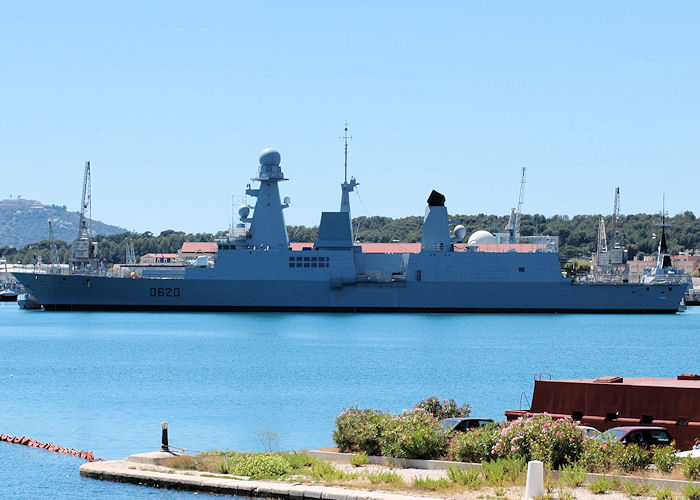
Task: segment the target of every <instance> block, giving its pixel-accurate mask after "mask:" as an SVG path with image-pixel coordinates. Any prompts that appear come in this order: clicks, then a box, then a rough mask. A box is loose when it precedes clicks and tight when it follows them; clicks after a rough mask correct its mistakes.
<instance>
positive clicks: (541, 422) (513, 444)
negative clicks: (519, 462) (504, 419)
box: [491, 415, 583, 469]
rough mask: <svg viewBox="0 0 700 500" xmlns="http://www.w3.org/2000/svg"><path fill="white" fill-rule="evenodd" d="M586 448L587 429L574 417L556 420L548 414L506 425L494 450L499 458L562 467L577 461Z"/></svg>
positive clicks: (496, 441) (498, 437)
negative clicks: (578, 425)
mask: <svg viewBox="0 0 700 500" xmlns="http://www.w3.org/2000/svg"><path fill="white" fill-rule="evenodd" d="M582 451H583V431H582V430H581V429H579V428H578V427H576V422H574V421H573V420H571V419H562V420H552V419H551V418H549V417H548V416H546V415H535V416H533V417H529V418H522V417H521V418H519V419H517V420H514V421H513V422H510V423H509V424H508V425H506V426H505V427H503V429H501V431H500V435H498V436H497V437H496V439H495V444H494V445H493V448H492V449H491V452H492V453H493V454H494V455H495V456H497V457H504V458H505V457H519V456H520V457H523V458H524V459H525V460H526V461H529V460H541V461H543V462H545V463H546V464H548V466H549V467H552V468H555V469H556V468H558V467H559V466H561V465H563V464H568V463H574V462H576V460H578V458H579V456H580V455H581V452H582Z"/></svg>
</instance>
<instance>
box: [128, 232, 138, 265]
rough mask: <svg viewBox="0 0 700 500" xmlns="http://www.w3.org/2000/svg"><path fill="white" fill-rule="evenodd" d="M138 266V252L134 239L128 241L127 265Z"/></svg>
mask: <svg viewBox="0 0 700 500" xmlns="http://www.w3.org/2000/svg"><path fill="white" fill-rule="evenodd" d="M133 264H136V252H135V251H134V239H133V238H127V239H126V265H127V266H129V265H133Z"/></svg>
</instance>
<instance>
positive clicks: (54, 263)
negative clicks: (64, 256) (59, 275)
mask: <svg viewBox="0 0 700 500" xmlns="http://www.w3.org/2000/svg"><path fill="white" fill-rule="evenodd" d="M49 250H50V252H51V273H52V274H55V273H56V271H57V270H58V265H59V260H58V248H57V247H56V237H55V236H54V234H53V224H52V223H51V219H49Z"/></svg>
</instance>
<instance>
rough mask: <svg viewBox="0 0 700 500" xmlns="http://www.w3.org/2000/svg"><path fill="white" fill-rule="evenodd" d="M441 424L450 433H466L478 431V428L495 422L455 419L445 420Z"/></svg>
mask: <svg viewBox="0 0 700 500" xmlns="http://www.w3.org/2000/svg"><path fill="white" fill-rule="evenodd" d="M440 423H441V424H442V426H443V427H444V428H445V429H447V430H449V431H454V432H465V431H468V430H470V429H476V428H477V427H482V426H484V425H488V424H492V423H493V420H491V419H490V418H472V417H455V418H445V419H443V420H440Z"/></svg>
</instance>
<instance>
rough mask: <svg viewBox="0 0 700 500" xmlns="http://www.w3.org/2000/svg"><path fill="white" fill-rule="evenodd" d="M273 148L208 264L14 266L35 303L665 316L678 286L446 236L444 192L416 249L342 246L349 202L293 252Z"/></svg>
mask: <svg viewBox="0 0 700 500" xmlns="http://www.w3.org/2000/svg"><path fill="white" fill-rule="evenodd" d="M286 180H287V179H286V178H285V177H284V175H283V172H282V167H281V155H280V153H279V152H277V151H276V150H274V149H266V150H264V151H263V152H262V154H261V155H260V162H259V166H258V170H257V175H256V176H255V177H254V178H253V182H254V183H257V187H252V186H250V185H249V186H248V188H247V190H246V195H247V196H249V197H251V198H254V199H255V204H254V206H250V205H248V204H244V205H242V206H241V207H240V209H239V218H240V221H241V222H240V224H243V226H244V227H243V228H240V229H242V230H240V231H236V232H235V233H234V232H232V234H231V236H230V237H229V238H228V239H226V240H223V241H220V242H218V253H217V258H216V262H215V263H214V264H211V263H209V264H207V263H205V265H196V263H195V265H192V266H188V267H186V268H185V269H184V274H182V275H178V276H171V277H167V278H164V277H159V278H156V277H137V276H136V275H134V274H132V275H130V276H128V277H107V276H97V275H94V274H72V275H69V276H58V275H49V274H29V273H27V274H22V273H17V278H18V279H20V280H21V281H22V282H23V283H24V284H25V286H26V287H27V288H28V289H29V290H31V292H32V293H33V294H34V295H35V296H36V297H37V298H38V299H39V301H40V302H41V303H42V304H43V305H44V309H46V310H175V311H181V310H182V311H184V310H212V311H350V312H352V311H357V312H360V311H367V312H375V311H387V312H389V311H391V312H485V311H493V312H506V311H512V312H516V311H517V312H635V313H661V312H665V313H673V312H676V311H677V310H678V308H679V306H680V304H681V299H682V298H683V293H684V291H685V286H684V285H679V284H673V283H670V284H667V283H664V284H653V283H652V284H623V283H584V282H579V281H576V280H572V279H571V278H565V277H563V276H562V274H561V269H560V263H559V254H558V252H556V251H548V250H549V249H552V248H554V247H553V246H551V245H544V244H543V245H540V246H537V245H532V247H533V251H530V252H522V251H521V252H516V251H509V252H489V251H482V250H481V249H480V248H479V244H474V245H466V246H465V245H463V244H461V240H462V239H463V238H464V236H465V231H464V228H463V227H461V228H460V227H457V228H456V231H455V232H454V233H453V232H451V231H450V223H449V217H448V212H447V207H446V204H445V202H446V199H445V197H444V196H443V195H442V194H440V193H439V192H437V191H432V192H431V193H430V196H429V197H428V200H427V207H426V209H425V217H424V223H423V233H422V238H421V249H420V252H419V253H381V254H379V253H364V252H363V251H362V248H361V247H360V246H358V245H355V244H354V239H353V234H352V226H351V219H350V205H349V199H347V198H346V197H347V196H348V195H349V192H351V191H352V188H354V187H355V186H356V185H357V184H356V182H353V179H351V181H350V182H347V176H346V177H345V181H344V182H343V184H342V185H341V188H342V190H341V193H342V194H341V206H340V210H339V211H337V212H323V213H322V214H321V221H320V225H319V231H318V238H317V240H316V241H315V242H314V244H313V247H312V248H304V249H301V250H293V249H292V248H291V247H290V243H289V236H288V234H287V229H286V225H285V221H284V215H283V211H284V210H285V209H286V208H288V207H289V198H288V197H285V199H284V201H281V199H280V189H279V187H280V183H281V182H283V181H286Z"/></svg>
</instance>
